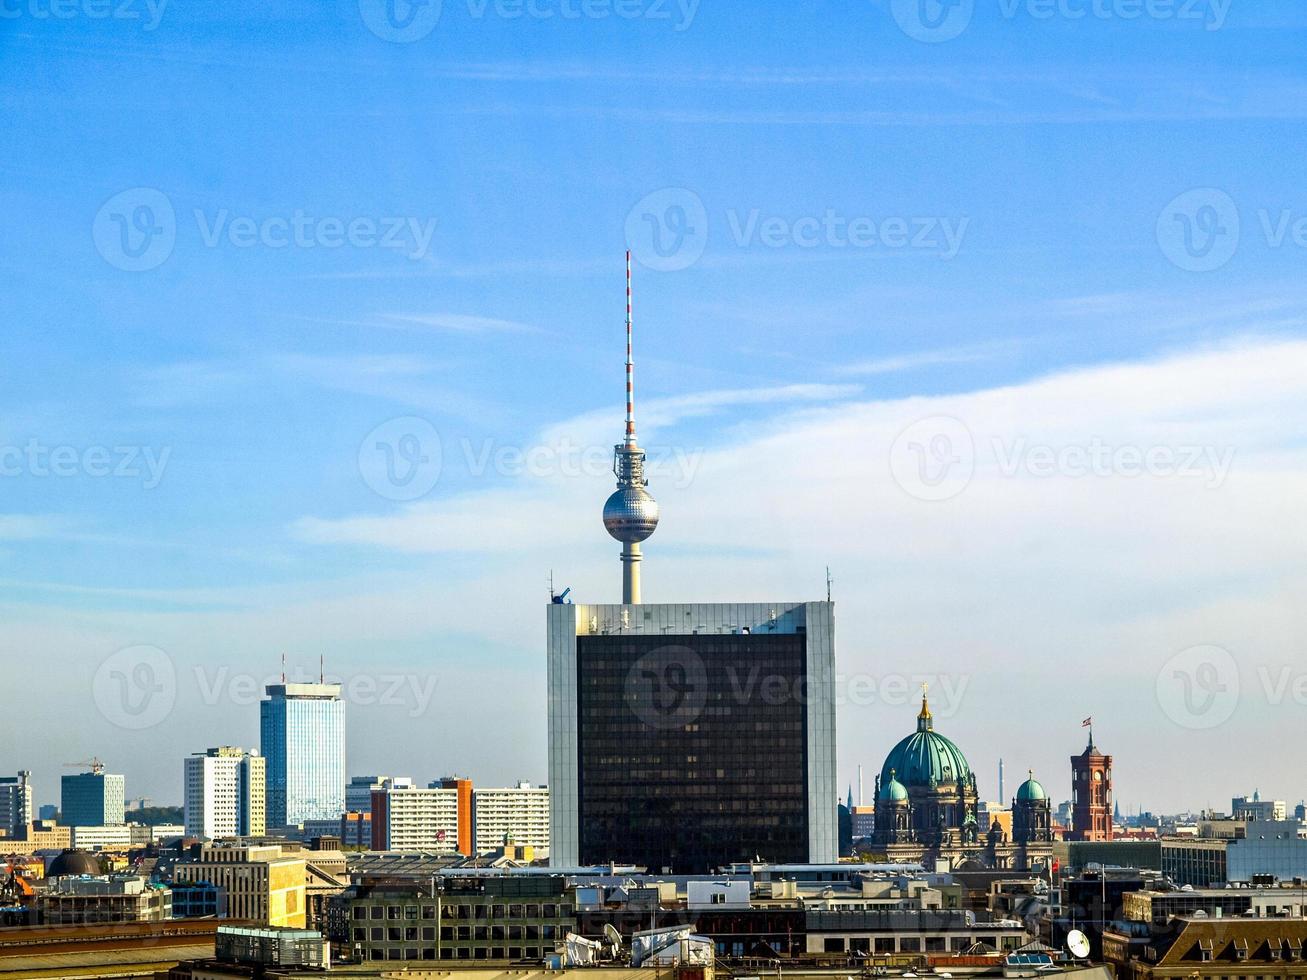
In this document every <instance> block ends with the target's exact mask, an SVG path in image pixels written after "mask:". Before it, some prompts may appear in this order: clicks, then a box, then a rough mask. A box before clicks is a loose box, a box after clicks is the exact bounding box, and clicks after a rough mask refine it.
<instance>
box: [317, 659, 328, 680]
mask: <svg viewBox="0 0 1307 980" xmlns="http://www.w3.org/2000/svg"><path fill="white" fill-rule="evenodd" d="M323 660H324V658H323V655H322V654H318V683H319V684H325V683H326V682H327V681H326V676H327V674H326V671H325V670H324V669H323Z"/></svg>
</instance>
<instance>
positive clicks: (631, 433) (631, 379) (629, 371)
mask: <svg viewBox="0 0 1307 980" xmlns="http://www.w3.org/2000/svg"><path fill="white" fill-rule="evenodd" d="M626 446H627V448H628V449H631V448H634V447H635V359H634V358H633V357H632V356H631V250H630V249H629V248H628V249H627V250H626Z"/></svg>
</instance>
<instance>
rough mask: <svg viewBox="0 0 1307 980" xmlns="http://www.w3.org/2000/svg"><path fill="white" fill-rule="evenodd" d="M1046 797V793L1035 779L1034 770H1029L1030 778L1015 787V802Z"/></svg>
mask: <svg viewBox="0 0 1307 980" xmlns="http://www.w3.org/2000/svg"><path fill="white" fill-rule="evenodd" d="M1046 799H1048V794H1047V793H1045V792H1044V787H1043V786H1041V785H1040V784H1039V780H1037V779H1035V772H1034V770H1033V769H1032V770H1030V778H1029V779H1027V780H1026V781H1025V782H1024V783H1022V784H1021V786H1020V787H1019V788H1018V789H1017V802H1018V803H1034V802H1036V801H1038V800H1046Z"/></svg>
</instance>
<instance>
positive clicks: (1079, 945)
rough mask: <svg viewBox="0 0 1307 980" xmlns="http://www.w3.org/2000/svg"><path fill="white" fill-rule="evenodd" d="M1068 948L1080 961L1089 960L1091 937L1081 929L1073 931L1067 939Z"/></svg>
mask: <svg viewBox="0 0 1307 980" xmlns="http://www.w3.org/2000/svg"><path fill="white" fill-rule="evenodd" d="M1066 947H1067V949H1069V950H1071V955H1072V956H1074V957H1075V958H1076V959H1078V960H1085V959H1088V958H1089V937H1088V936H1086V935H1085V934H1084V933H1083V932H1081V931H1080V930H1079V929H1072V930H1071V931H1070V932H1069V933H1068V934H1067V937H1066Z"/></svg>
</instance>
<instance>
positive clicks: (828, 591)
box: [826, 565, 831, 602]
mask: <svg viewBox="0 0 1307 980" xmlns="http://www.w3.org/2000/svg"><path fill="white" fill-rule="evenodd" d="M830 586H831V577H830V566H829V565H827V566H826V601H827V602H830Z"/></svg>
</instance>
